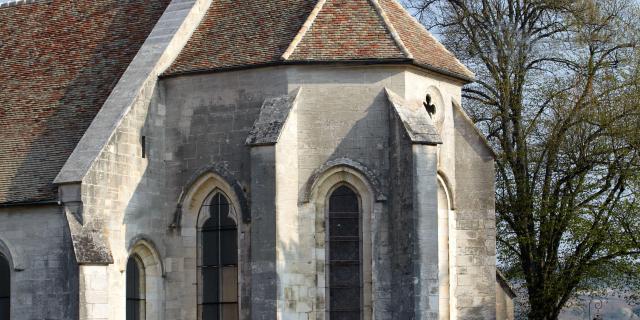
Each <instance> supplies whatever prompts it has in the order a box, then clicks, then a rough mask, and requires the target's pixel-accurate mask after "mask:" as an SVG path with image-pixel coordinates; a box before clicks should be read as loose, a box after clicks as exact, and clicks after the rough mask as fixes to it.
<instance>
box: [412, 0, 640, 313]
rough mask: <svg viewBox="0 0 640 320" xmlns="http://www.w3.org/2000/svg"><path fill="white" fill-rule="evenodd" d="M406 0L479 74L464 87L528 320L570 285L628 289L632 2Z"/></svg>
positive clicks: (634, 99) (637, 120)
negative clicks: (492, 151)
mask: <svg viewBox="0 0 640 320" xmlns="http://www.w3.org/2000/svg"><path fill="white" fill-rule="evenodd" d="M407 4H408V5H409V7H410V8H412V9H413V10H415V12H417V14H418V15H419V18H420V20H421V21H422V22H423V23H424V24H425V25H427V26H428V27H429V28H432V30H435V32H437V33H439V34H440V35H441V37H442V39H443V41H444V43H445V45H446V46H447V47H448V48H449V49H450V50H452V51H453V52H454V53H455V54H456V55H457V56H458V57H459V58H460V59H461V60H462V61H463V62H464V63H466V64H467V65H468V66H470V68H471V69H472V70H474V71H475V72H476V74H477V81H476V82H475V83H474V84H471V85H469V86H466V87H465V88H464V91H463V96H464V97H465V105H466V109H467V111H468V112H469V113H470V114H471V115H472V116H473V117H474V118H475V119H476V121H477V123H478V125H479V126H480V127H481V128H482V129H483V130H485V132H486V133H487V135H488V137H489V139H490V141H491V142H492V143H493V144H494V145H495V148H496V149H497V150H498V153H499V157H498V159H497V161H496V172H497V176H498V177H497V180H498V181H497V191H496V197H497V201H496V211H497V221H498V244H499V250H500V258H501V264H502V266H504V267H505V268H506V269H507V271H508V274H509V275H510V276H511V277H513V278H517V279H520V280H521V281H523V282H524V283H525V284H526V291H527V294H528V302H529V305H530V310H529V311H528V317H529V319H556V318H557V317H558V315H559V313H560V311H561V309H562V308H563V306H564V305H565V304H566V303H567V301H568V300H569V299H570V298H571V297H573V296H574V295H575V294H576V292H577V291H580V290H587V289H592V288H594V287H596V286H598V285H603V286H604V285H606V286H614V285H620V286H621V287H625V288H630V286H631V285H632V284H633V283H632V281H637V280H638V279H639V277H640V273H639V272H638V268H637V267H638V263H637V261H638V260H637V258H638V257H639V254H640V239H639V236H640V233H639V231H640V211H639V210H638V206H637V204H636V200H637V198H638V195H639V194H638V190H637V189H635V187H637V186H638V184H637V181H638V169H639V167H640V161H639V152H640V133H639V132H638V131H639V130H638V127H639V126H640V102H639V101H640V81H639V80H640V76H639V74H638V72H639V70H640V68H639V65H640V64H639V62H638V58H637V57H638V51H637V49H636V43H637V41H638V37H639V34H638V28H637V25H636V24H637V22H638V20H640V17H639V15H638V8H637V6H636V3H634V2H630V1H626V0H598V1H596V0H577V1H569V0H555V1H554V0H407ZM634 181H635V183H636V184H634ZM629 271H633V274H630V273H629ZM636 288H637V287H636Z"/></svg>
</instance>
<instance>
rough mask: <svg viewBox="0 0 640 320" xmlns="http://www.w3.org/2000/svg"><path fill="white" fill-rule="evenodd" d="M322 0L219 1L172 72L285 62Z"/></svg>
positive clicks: (190, 41) (213, 4)
mask: <svg viewBox="0 0 640 320" xmlns="http://www.w3.org/2000/svg"><path fill="white" fill-rule="evenodd" d="M316 1H317V0H295V1H291V0H263V1H256V0H215V1H213V3H212V4H211V7H209V11H208V12H207V15H206V16H205V17H204V19H203V20H202V22H201V23H200V25H199V26H198V28H197V29H196V31H195V32H194V33H193V35H192V37H191V39H190V40H189V42H188V43H187V45H186V46H185V48H184V49H183V50H182V52H181V53H180V55H179V56H178V59H177V60H176V62H175V63H174V64H173V65H172V66H171V67H170V68H169V70H168V71H167V72H165V73H166V74H174V73H185V72H194V71H208V70H214V69H224V68H231V67H241V66H251V65H259V64H265V63H270V62H275V61H279V60H280V57H281V56H282V53H283V52H284V51H285V50H286V49H287V47H288V46H289V43H291V41H292V40H293V38H294V37H295V35H296V33H297V32H298V30H300V27H301V26H302V24H303V23H304V21H305V19H306V18H307V16H308V15H309V13H310V12H311V11H312V10H313V8H314V6H315V4H316Z"/></svg>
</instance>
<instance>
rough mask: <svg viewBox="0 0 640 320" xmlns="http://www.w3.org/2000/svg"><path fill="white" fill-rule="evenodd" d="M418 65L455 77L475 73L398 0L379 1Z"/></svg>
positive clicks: (465, 76) (469, 77)
mask: <svg viewBox="0 0 640 320" xmlns="http://www.w3.org/2000/svg"><path fill="white" fill-rule="evenodd" d="M377 1H378V2H379V3H380V7H381V8H382V10H383V11H384V13H385V14H386V16H387V17H388V19H389V23H390V24H391V25H392V26H393V27H394V28H395V30H396V31H397V32H398V35H399V38H400V39H401V40H402V43H403V44H404V45H405V46H406V48H407V51H409V52H410V53H411V55H412V56H413V59H414V61H415V62H416V63H418V64H420V65H423V66H427V67H430V68H434V69H436V70H439V71H441V72H443V73H448V74H451V75H453V76H459V77H462V78H467V79H469V80H471V79H473V78H474V74H473V72H471V71H470V70H469V69H467V67H465V66H464V65H463V64H462V63H461V62H460V61H458V59H457V58H456V57H455V56H454V55H453V53H451V52H449V50H447V49H446V48H445V47H444V46H443V45H442V44H441V43H440V42H438V40H436V38H434V37H433V36H432V35H431V33H429V31H427V30H426V29H425V28H424V26H422V25H421V24H420V23H419V22H418V21H416V20H415V19H414V18H413V17H412V16H411V15H410V14H409V13H408V12H407V11H406V10H405V9H404V8H403V7H402V6H401V5H400V4H399V3H398V2H397V1H396V0H377Z"/></svg>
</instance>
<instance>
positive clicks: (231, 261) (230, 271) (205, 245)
mask: <svg viewBox="0 0 640 320" xmlns="http://www.w3.org/2000/svg"><path fill="white" fill-rule="evenodd" d="M205 209H207V208H206V206H205ZM208 210H209V213H210V216H209V219H207V221H205V223H204V225H203V226H202V230H201V241H202V261H201V265H200V272H201V279H202V293H201V294H202V296H201V305H200V310H201V319H202V320H237V319H238V227H237V225H236V222H235V220H234V219H233V212H232V208H231V205H230V204H229V200H228V199H227V198H226V197H225V196H224V195H223V194H222V193H219V192H218V193H216V194H215V195H214V196H213V199H211V202H210V203H209V205H208Z"/></svg>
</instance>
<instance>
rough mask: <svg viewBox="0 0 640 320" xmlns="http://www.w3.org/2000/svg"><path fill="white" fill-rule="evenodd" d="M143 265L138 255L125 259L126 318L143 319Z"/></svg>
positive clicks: (128, 319) (129, 319)
mask: <svg viewBox="0 0 640 320" xmlns="http://www.w3.org/2000/svg"><path fill="white" fill-rule="evenodd" d="M144 280H145V278H144V265H143V264H142V261H141V260H140V258H138V256H135V255H134V256H131V257H130V258H129V261H127V320H144V319H145V305H146V301H145V281H144Z"/></svg>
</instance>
